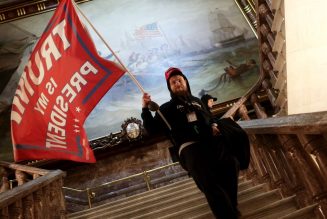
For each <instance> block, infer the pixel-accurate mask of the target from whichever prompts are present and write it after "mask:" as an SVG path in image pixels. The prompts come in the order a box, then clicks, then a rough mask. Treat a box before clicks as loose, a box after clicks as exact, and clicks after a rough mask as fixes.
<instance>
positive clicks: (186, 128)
mask: <svg viewBox="0 0 327 219" xmlns="http://www.w3.org/2000/svg"><path fill="white" fill-rule="evenodd" d="M159 111H160V112H161V114H162V115H163V116H164V117H165V119H166V120H167V122H168V123H169V125H170V126H171V130H170V128H169V127H168V125H167V124H166V123H165V121H164V120H163V119H162V118H161V116H160V115H159V114H158V112H156V113H155V116H154V117H153V116H152V114H151V112H150V110H149V109H148V108H143V109H142V114H141V117H142V119H143V125H144V127H145V129H146V130H147V132H148V133H149V134H156V133H159V132H165V133H166V135H167V136H169V137H170V138H171V140H172V141H173V143H174V146H175V147H176V149H177V151H178V149H179V147H180V146H181V144H183V143H186V142H191V141H201V142H203V141H204V142H208V141H210V138H211V136H212V129H211V124H210V115H209V113H208V112H207V110H206V109H205V106H204V105H203V103H202V101H201V100H200V99H199V98H196V97H194V96H191V95H190V96H188V97H186V98H181V97H172V99H171V100H170V101H169V102H166V103H164V104H163V105H161V106H160V108H159ZM192 112H194V113H195V114H196V120H195V121H192V122H189V121H188V118H187V116H188V114H190V113H192Z"/></svg>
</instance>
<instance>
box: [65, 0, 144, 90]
mask: <svg viewBox="0 0 327 219" xmlns="http://www.w3.org/2000/svg"><path fill="white" fill-rule="evenodd" d="M71 1H72V2H73V5H74V7H75V8H76V9H77V10H78V11H79V13H80V14H81V15H82V16H83V18H84V19H85V20H86V21H87V22H88V23H89V25H90V26H91V27H92V29H93V30H94V32H95V33H96V34H97V35H98V37H99V38H100V39H101V40H102V42H103V43H104V44H105V46H106V47H107V49H109V50H110V52H111V53H112V54H113V55H114V56H115V58H116V59H117V61H118V62H119V64H120V65H121V66H122V67H123V68H124V69H125V71H126V72H127V73H128V75H129V76H130V77H131V79H132V80H133V81H134V83H135V84H136V86H137V87H138V88H139V89H140V90H141V92H142V93H145V90H144V88H143V87H142V86H141V84H140V83H139V82H138V80H136V78H135V76H134V75H133V74H132V73H131V72H130V71H129V70H128V69H127V68H126V66H125V65H124V64H123V62H122V61H121V60H120V58H119V57H118V56H117V55H116V53H115V52H114V51H113V50H112V49H111V47H110V46H109V45H108V43H107V42H106V41H105V40H104V38H103V37H102V36H101V34H100V33H99V32H98V31H97V30H96V29H95V27H94V26H93V24H92V23H91V21H90V20H89V19H88V18H87V17H86V16H85V15H84V13H83V12H82V11H81V10H80V9H79V7H78V5H77V4H76V3H75V1H74V0H71Z"/></svg>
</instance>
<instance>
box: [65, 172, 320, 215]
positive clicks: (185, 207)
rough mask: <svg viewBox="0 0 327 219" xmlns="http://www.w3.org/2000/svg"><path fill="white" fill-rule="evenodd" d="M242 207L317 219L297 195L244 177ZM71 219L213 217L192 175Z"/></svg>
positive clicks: (253, 211) (261, 212) (247, 212)
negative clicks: (296, 199) (282, 192)
mask: <svg viewBox="0 0 327 219" xmlns="http://www.w3.org/2000/svg"><path fill="white" fill-rule="evenodd" d="M238 196H239V199H238V200H239V209H240V211H241V212H242V217H241V218H244V219H260V218H264V219H276V218H283V219H295V218H297V219H309V218H310V219H315V218H316V217H315V215H314V212H313V211H314V208H315V206H314V205H313V206H309V207H306V208H303V209H299V208H298V206H297V204H296V201H295V196H290V197H282V196H281V194H280V191H279V189H275V190H269V189H268V186H267V185H266V184H259V185H254V183H253V182H252V181H251V180H245V179H244V178H243V177H240V182H239V193H238ZM67 218H69V219H100V218H103V219H107V218H108V219H129V218H134V219H137V218H142V219H146V218H148V219H154V218H155V219H159V218H160V219H180V218H190V219H191V218H192V219H200V218H201V219H211V218H214V216H213V215H212V213H211V211H210V209H209V206H208V204H207V202H206V199H205V197H204V195H203V194H202V193H201V192H200V191H199V190H198V188H197V187H196V185H195V183H194V181H193V180H192V179H191V178H188V179H183V180H180V181H178V182H175V183H172V184H169V185H166V186H163V187H160V188H157V189H154V190H150V191H147V192H143V193H139V194H136V195H133V196H129V197H126V198H122V199H119V200H116V201H113V202H110V203H106V204H103V205H100V206H96V207H93V208H91V209H87V210H83V211H79V212H75V213H71V214H69V215H67Z"/></svg>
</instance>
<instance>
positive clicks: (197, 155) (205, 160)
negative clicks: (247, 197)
mask: <svg viewBox="0 0 327 219" xmlns="http://www.w3.org/2000/svg"><path fill="white" fill-rule="evenodd" d="M218 143H219V144H216V145H209V144H200V143H198V144H193V145H190V146H188V147H186V148H184V149H183V150H182V153H181V157H180V162H181V164H182V166H183V167H184V168H185V169H186V170H187V171H188V173H189V174H190V175H191V176H192V178H193V179H194V181H195V183H196V185H197V186H198V188H199V189H200V190H201V191H202V192H203V193H204V194H205V196H206V198H207V201H208V204H209V206H210V208H211V210H212V212H213V214H214V215H215V217H216V218H219V219H234V218H235V219H236V218H237V188H238V173H239V163H238V161H237V160H236V159H235V158H234V157H232V156H230V155H228V154H225V153H224V154H222V153H223V150H222V148H223V147H224V143H223V142H222V141H221V140H219V142H218Z"/></svg>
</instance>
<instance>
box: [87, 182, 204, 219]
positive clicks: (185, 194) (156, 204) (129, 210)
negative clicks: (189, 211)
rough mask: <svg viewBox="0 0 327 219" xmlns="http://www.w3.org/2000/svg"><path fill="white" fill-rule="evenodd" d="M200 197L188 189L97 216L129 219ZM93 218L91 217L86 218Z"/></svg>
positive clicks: (194, 191)
mask: <svg viewBox="0 0 327 219" xmlns="http://www.w3.org/2000/svg"><path fill="white" fill-rule="evenodd" d="M199 197H202V194H201V192H200V191H199V190H198V189H196V188H194V189H191V190H189V189H188V188H186V189H184V190H181V191H178V193H177V192H175V193H167V194H165V195H164V196H159V195H158V196H157V197H155V198H154V199H150V200H148V199H145V200H142V201H141V202H138V203H133V205H126V206H125V207H122V208H120V209H116V210H111V208H109V209H108V208H106V209H105V210H106V211H104V212H101V213H100V212H98V213H97V216H107V217H110V218H131V217H135V216H136V215H144V214H147V213H148V212H151V211H153V210H155V209H161V208H162V207H163V206H169V205H172V206H174V205H175V204H178V203H181V202H184V201H185V200H191V199H197V198H199ZM88 218H93V217H88Z"/></svg>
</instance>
